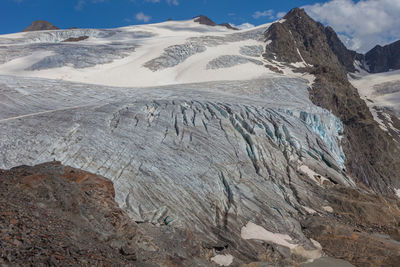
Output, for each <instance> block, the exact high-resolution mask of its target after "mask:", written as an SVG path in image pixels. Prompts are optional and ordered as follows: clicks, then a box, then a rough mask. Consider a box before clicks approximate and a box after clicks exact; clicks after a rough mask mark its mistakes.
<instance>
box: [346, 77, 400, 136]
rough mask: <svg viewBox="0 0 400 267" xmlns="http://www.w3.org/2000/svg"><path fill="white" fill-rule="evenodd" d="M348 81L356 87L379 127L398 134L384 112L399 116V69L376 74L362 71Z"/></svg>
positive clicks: (388, 116) (399, 132)
mask: <svg viewBox="0 0 400 267" xmlns="http://www.w3.org/2000/svg"><path fill="white" fill-rule="evenodd" d="M350 82H351V83H352V84H353V85H354V86H355V87H356V88H357V89H358V92H359V94H360V96H361V98H362V99H364V100H365V103H366V104H367V105H368V107H369V108H370V111H371V113H372V114H373V116H374V118H375V120H376V121H377V122H378V123H379V125H380V126H381V128H382V129H384V130H386V131H388V130H389V129H391V130H392V131H394V132H398V134H400V131H399V130H400V129H396V128H394V126H393V125H392V122H391V120H392V118H391V117H390V115H387V114H386V113H387V111H390V112H391V113H392V114H394V116H397V117H398V118H400V71H399V70H397V71H390V72H384V73H377V74H367V73H365V72H364V73H361V74H360V75H353V76H352V77H350ZM392 116H393V115H392Z"/></svg>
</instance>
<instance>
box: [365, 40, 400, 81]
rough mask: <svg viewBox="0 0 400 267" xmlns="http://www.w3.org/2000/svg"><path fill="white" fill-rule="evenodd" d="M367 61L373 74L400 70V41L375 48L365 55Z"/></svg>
mask: <svg viewBox="0 0 400 267" xmlns="http://www.w3.org/2000/svg"><path fill="white" fill-rule="evenodd" d="M365 61H366V64H367V65H368V66H369V71H370V72H372V73H378V72H386V71H389V70H392V69H393V70H394V69H396V70H397V69H400V40H399V41H396V42H394V43H391V44H388V45H385V46H383V47H382V46H380V45H377V46H375V47H374V48H373V49H371V50H370V51H369V52H368V53H366V54H365Z"/></svg>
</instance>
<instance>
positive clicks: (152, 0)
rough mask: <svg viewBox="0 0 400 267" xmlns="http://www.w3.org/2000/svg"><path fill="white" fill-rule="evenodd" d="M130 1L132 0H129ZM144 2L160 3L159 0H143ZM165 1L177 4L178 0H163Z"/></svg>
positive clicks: (169, 3)
mask: <svg viewBox="0 0 400 267" xmlns="http://www.w3.org/2000/svg"><path fill="white" fill-rule="evenodd" d="M131 1H133V0H131ZM145 2H150V3H153V4H158V3H161V0H145ZM165 2H166V3H167V4H168V5H173V6H179V1H178V0H165Z"/></svg>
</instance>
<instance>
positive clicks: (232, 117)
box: [0, 21, 354, 253]
mask: <svg viewBox="0 0 400 267" xmlns="http://www.w3.org/2000/svg"><path fill="white" fill-rule="evenodd" d="M267 27H268V25H263V26H260V27H258V28H255V29H252V30H244V31H239V32H233V31H231V30H227V29H225V28H223V27H208V26H204V25H198V24H195V23H194V22H193V21H186V22H166V23H161V24H154V25H143V26H134V27H126V28H120V29H115V30H68V31H47V32H40V33H20V34H15V35H7V36H2V37H0V43H1V45H0V54H1V57H0V58H1V60H2V61H1V62H0V140H1V142H0V168H11V167H14V166H17V165H21V164H37V163H41V162H46V161H51V160H59V161H61V162H62V163H63V164H66V165H70V166H73V167H76V168H80V169H83V170H86V171H90V172H93V173H97V174H100V175H103V176H105V177H107V178H109V179H111V180H112V181H113V182H114V185H115V190H116V201H117V202H118V203H119V205H120V206H121V207H122V208H124V209H125V210H126V211H127V212H128V213H129V215H130V216H131V217H132V218H133V219H134V220H136V221H139V222H142V221H149V222H153V223H160V224H165V225H170V226H174V227H188V228H189V229H191V230H192V231H199V232H202V233H203V234H202V235H200V236H199V238H202V239H204V240H207V241H210V240H211V241H217V240H218V239H220V238H221V237H223V238H229V239H231V240H242V239H241V237H240V229H241V227H243V226H244V225H246V224H247V223H248V222H249V221H253V222H254V223H257V224H258V225H261V226H263V227H264V228H265V229H267V230H268V231H270V232H274V233H282V234H290V236H291V238H292V239H293V240H294V241H295V242H300V243H303V242H307V241H306V239H305V237H304V235H303V233H302V231H301V226H300V224H299V222H298V220H297V219H296V216H297V215H298V214H299V212H301V211H302V210H304V207H312V208H313V209H318V207H319V206H321V205H322V203H321V202H320V200H321V199H320V198H318V196H316V195H315V194H314V192H313V190H310V187H311V184H312V185H315V186H321V187H322V186H323V184H322V183H323V181H329V182H330V183H334V184H335V183H337V184H343V185H348V186H353V185H354V183H353V181H352V180H351V179H350V178H349V177H347V176H346V174H345V172H344V171H343V162H344V154H343V151H342V149H341V146H340V138H341V134H342V131H343V127H342V124H341V122H340V121H339V120H338V119H337V118H336V117H335V116H333V115H332V114H331V113H330V112H329V111H327V110H324V109H322V108H319V107H317V106H315V105H313V104H312V103H311V101H310V100H309V96H308V90H307V88H308V86H309V83H310V81H312V79H310V77H309V76H306V75H305V74H302V73H295V72H292V71H290V67H289V66H283V65H281V64H276V67H277V68H278V69H279V68H283V69H282V70H283V72H284V73H285V74H284V75H281V74H276V73H274V72H272V71H270V70H269V69H268V68H266V67H265V66H264V64H267V62H265V59H263V57H262V53H263V51H264V49H263V47H264V45H265V43H264V37H263V32H264V31H265V29H266V28H267ZM80 35H85V36H89V39H87V40H84V41H81V42H77V43H68V44H66V43H62V42H61V41H63V39H64V38H65V39H67V38H69V37H80ZM71 55H73V56H71ZM268 64H275V63H273V62H268ZM208 66H209V67H208ZM299 77H304V78H306V77H308V78H309V80H305V79H302V78H299ZM71 81H74V82H71ZM95 84H98V85H95ZM156 85H160V86H156ZM321 181H322V182H321ZM321 201H322V200H321ZM242 241H243V240H242ZM237 242H239V241H237ZM240 242H241V241H240ZM243 242H244V241H243ZM242 247H243V248H244V250H246V249H248V250H251V247H250V246H249V244H246V245H243V246H242ZM249 253H250V252H249Z"/></svg>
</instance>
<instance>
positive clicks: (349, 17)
mask: <svg viewBox="0 0 400 267" xmlns="http://www.w3.org/2000/svg"><path fill="white" fill-rule="evenodd" d="M304 8H305V10H306V12H307V13H308V14H309V15H310V16H311V17H312V18H314V19H316V20H318V21H321V22H322V23H324V24H327V25H330V26H331V27H332V28H333V29H334V30H335V31H337V32H338V34H339V36H340V38H341V39H342V41H343V42H344V43H345V44H346V46H347V47H348V48H350V49H353V50H357V51H360V52H366V51H368V50H369V49H371V48H373V47H374V46H375V45H376V44H381V45H384V44H387V43H390V42H393V41H395V40H398V39H400V15H399V14H400V0H363V1H358V2H354V1H353V0H330V1H328V2H326V3H319V4H314V5H308V6H304Z"/></svg>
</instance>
